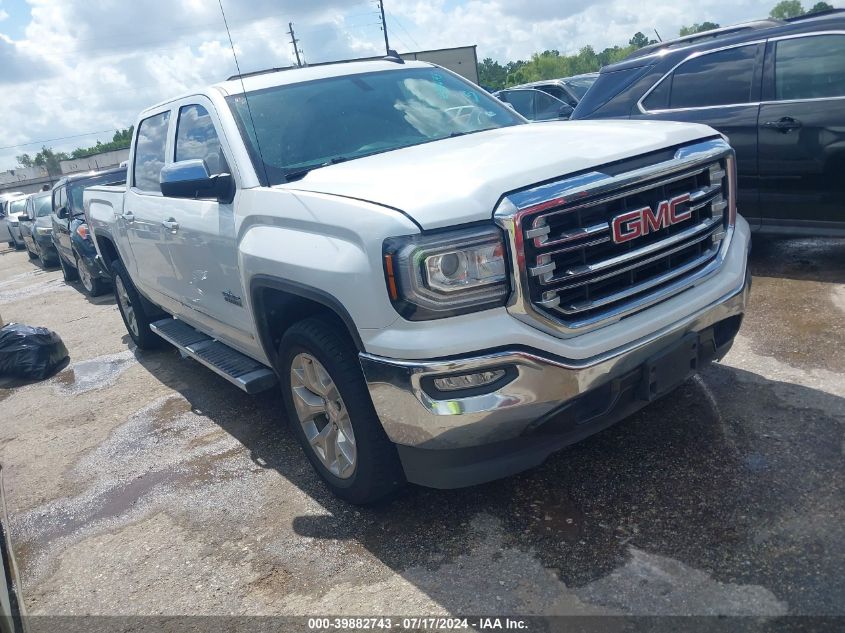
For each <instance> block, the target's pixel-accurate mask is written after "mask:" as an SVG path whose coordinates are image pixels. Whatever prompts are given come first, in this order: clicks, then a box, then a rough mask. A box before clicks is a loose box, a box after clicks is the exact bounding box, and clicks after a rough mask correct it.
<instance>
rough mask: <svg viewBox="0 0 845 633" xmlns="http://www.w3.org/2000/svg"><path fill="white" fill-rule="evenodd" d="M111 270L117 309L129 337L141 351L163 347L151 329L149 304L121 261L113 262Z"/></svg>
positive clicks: (161, 340)
mask: <svg viewBox="0 0 845 633" xmlns="http://www.w3.org/2000/svg"><path fill="white" fill-rule="evenodd" d="M111 270H112V278H113V280H114V294H115V296H116V297H117V309H118V310H119V311H120V316H121V317H122V318H123V324H124V325H125V326H126V331H127V332H129V336H130V337H131V338H132V340H133V341H134V342H135V345H137V346H138V347H139V348H140V349H156V348H158V347H161V346H162V344H163V343H164V340H163V339H162V338H161V337H160V336H157V335H156V334H155V333H154V332H153V331H152V330H151V329H150V318H149V316H148V310H147V308H148V306H147V303H146V302H145V301H144V300H143V299H142V298H141V295H140V294H138V291H137V290H136V289H135V286H134V284H133V283H132V280H131V279H130V278H129V273H127V272H126V268H124V267H123V264H122V263H121V262H120V260H115V261H113V262H112V265H111Z"/></svg>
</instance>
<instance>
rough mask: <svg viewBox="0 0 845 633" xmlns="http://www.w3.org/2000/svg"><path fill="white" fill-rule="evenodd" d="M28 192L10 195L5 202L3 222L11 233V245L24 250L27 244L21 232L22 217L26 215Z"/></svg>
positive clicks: (9, 240) (9, 241)
mask: <svg viewBox="0 0 845 633" xmlns="http://www.w3.org/2000/svg"><path fill="white" fill-rule="evenodd" d="M28 197H29V195H28V194H17V195H15V196H12V197H9V198H8V199H7V200H6V201H5V202H4V203H3V205H4V211H5V212H4V216H5V217H4V218H3V223H4V224H5V226H6V230H7V231H8V233H9V237H8V239H7V241H8V243H9V246H12V247H14V248H15V250H19V251H20V250H23V249H24V247H25V246H26V244H25V243H24V241H23V234H22V233H21V222H20V217H21V216H22V215H26V199H27V198H28Z"/></svg>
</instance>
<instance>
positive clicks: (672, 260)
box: [497, 141, 733, 331]
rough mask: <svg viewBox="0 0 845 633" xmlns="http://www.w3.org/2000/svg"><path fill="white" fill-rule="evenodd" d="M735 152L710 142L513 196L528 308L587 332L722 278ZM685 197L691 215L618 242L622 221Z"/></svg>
mask: <svg viewBox="0 0 845 633" xmlns="http://www.w3.org/2000/svg"><path fill="white" fill-rule="evenodd" d="M705 150H706V151H705ZM679 156H680V157H681V158H684V159H683V160H682V159H679ZM732 156H733V155H732V152H731V151H730V148H729V146H728V145H727V144H726V143H724V142H723V141H710V142H706V143H704V144H699V146H694V147H693V148H685V149H682V150H679V151H678V154H676V156H675V158H674V159H673V160H671V161H663V162H660V163H658V164H656V165H653V166H652V167H651V168H649V167H645V168H639V169H637V170H635V172H636V173H634V172H624V171H622V172H621V173H619V174H617V175H612V174H608V173H602V172H592V173H590V174H586V175H585V176H581V177H578V178H574V179H570V180H569V181H565V183H563V184H562V185H561V186H558V187H555V186H554V184H552V185H545V186H542V187H538V188H536V189H535V190H533V191H532V193H531V194H530V195H529V194H528V193H527V192H521V195H520V194H516V195H514V196H510V197H508V200H509V202H510V203H511V205H512V206H513V207H514V208H512V211H513V213H512V214H511V218H512V225H511V227H510V229H511V231H512V232H513V233H514V234H515V238H516V239H512V248H515V249H516V250H517V251H518V254H517V257H516V262H517V263H518V264H519V265H520V266H521V268H522V270H521V273H522V274H521V276H520V277H521V281H522V286H523V287H522V288H521V295H522V296H521V299H522V302H523V304H524V307H525V308H526V312H533V313H534V314H537V315H539V316H541V317H544V318H545V319H546V320H547V321H548V322H550V323H551V324H553V325H555V326H557V327H559V328H561V329H564V330H566V331H583V329H584V328H587V327H589V326H595V325H598V324H603V323H604V322H606V321H609V320H611V319H613V318H621V317H622V316H625V315H627V314H630V313H632V312H635V311H636V310H638V309H642V308H644V307H646V306H648V305H652V304H653V303H655V302H657V301H661V300H664V299H666V298H668V297H670V296H672V295H674V294H676V293H677V292H680V291H681V290H684V289H685V288H688V287H689V286H690V285H691V284H692V283H693V282H694V281H695V280H697V279H699V278H702V277H703V276H704V275H705V274H709V273H711V272H714V270H715V268H716V267H717V266H718V265H719V263H720V252H721V249H722V246H723V241H724V240H725V237H726V235H727V234H728V230H729V228H730V221H731V217H730V206H731V203H732V197H731V196H732V191H730V188H731V187H732V172H731V169H732V168H733V163H732V161H733V158H732ZM567 183H568V184H567ZM550 192H554V193H555V194H561V193H562V194H563V195H557V197H555V196H552V195H550ZM541 194H542V195H541ZM684 194H687V195H689V201H687V202H684V203H683V204H681V205H679V207H678V210H679V215H681V216H685V215H686V212H687V211H688V212H689V217H688V218H686V219H683V220H681V221H679V222H677V223H675V224H671V225H669V226H663V225H661V226H660V227H659V228H656V229H653V230H652V231H651V232H649V233H647V234H646V235H642V236H639V237H637V238H635V239H631V240H629V241H625V242H622V243H616V242H615V241H614V240H613V237H612V221H613V218H616V217H618V216H620V215H622V214H625V213H626V212H629V211H633V210H641V209H644V208H645V207H650V208H651V209H653V210H654V211H655V212H656V211H657V209H658V207H659V204H660V203H661V202H663V201H667V200H670V199H672V198H674V197H676V196H682V195H684ZM543 198H544V199H543ZM520 202H522V203H523V204H522V205H520V204H519V203H520ZM497 215H498V212H497ZM500 223H501V222H500Z"/></svg>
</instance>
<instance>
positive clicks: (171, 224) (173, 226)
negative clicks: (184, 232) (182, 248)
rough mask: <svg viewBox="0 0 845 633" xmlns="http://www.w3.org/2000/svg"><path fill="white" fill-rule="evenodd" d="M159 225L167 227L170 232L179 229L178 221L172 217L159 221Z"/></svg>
mask: <svg viewBox="0 0 845 633" xmlns="http://www.w3.org/2000/svg"><path fill="white" fill-rule="evenodd" d="M161 225H162V226H163V227H164V228H166V229H168V230H169V231H170V232H171V233H175V232H176V231H178V230H179V223H178V222H177V221H176V220H174V219H172V218H171V219H170V220H165V221H164V222H162V223H161Z"/></svg>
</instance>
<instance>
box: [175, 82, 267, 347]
mask: <svg viewBox="0 0 845 633" xmlns="http://www.w3.org/2000/svg"><path fill="white" fill-rule="evenodd" d="M176 114H177V116H178V120H177V125H176V135H175V142H174V151H173V160H174V161H175V162H179V161H184V160H196V159H201V160H203V161H204V162H205V165H206V168H207V170H208V173H209V175H215V174H222V173H231V170H230V167H229V164H230V163H229V161H228V160H227V159H226V154H227V153H228V147H224V143H222V142H221V138H222V135H220V134H219V133H218V131H217V130H219V128H220V126H219V120H218V119H217V115H216V112H215V110H214V106H213V105H212V104H211V102H210V101H208V100H207V99H203V98H199V97H194V98H193V100H192V101H188V102H183V103H182V104H180V105H179V107H178V109H177V110H176ZM230 155H231V154H230ZM236 202H237V194H236V196H235V202H233V203H230V204H222V203H220V202H218V201H217V200H216V199H213V198H209V199H199V200H192V199H186V198H171V199H168V200H167V205H166V206H167V209H168V216H169V217H168V218H167V219H168V221H169V222H171V224H170V227H171V228H170V229H169V235H168V241H167V243H168V246H169V251H170V257H171V261H172V262H173V270H174V273H175V274H174V278H175V283H176V284H177V287H178V290H179V295H180V298H181V300H182V302H183V303H184V304H185V305H186V306H187V307H188V308H189V313H187V314H186V315H185V316H186V317H188V318H190V319H191V320H193V321H195V322H196V323H197V324H199V325H201V326H202V327H203V329H204V330H205V331H207V332H209V333H213V334H215V335H220V336H221V337H223V338H224V339H226V340H227V341H228V342H231V343H234V344H235V345H236V346H237V345H238V344H240V345H241V347H244V346H245V347H249V346H251V345H252V344H254V340H253V339H252V337H251V336H250V335H249V332H250V331H251V330H252V326H251V322H250V317H249V313H248V311H247V309H246V308H245V305H246V303H247V297H246V296H245V291H244V288H243V286H242V282H241V277H240V272H239V268H238V260H237V254H238V248H237V239H236V237H237V236H236V227H235V216H234V205H235V204H236Z"/></svg>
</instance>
